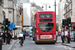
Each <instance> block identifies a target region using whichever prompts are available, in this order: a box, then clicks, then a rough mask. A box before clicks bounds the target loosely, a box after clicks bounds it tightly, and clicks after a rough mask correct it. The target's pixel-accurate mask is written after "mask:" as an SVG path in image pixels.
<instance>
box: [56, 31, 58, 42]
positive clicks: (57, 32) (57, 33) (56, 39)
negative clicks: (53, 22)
mask: <svg viewBox="0 0 75 50" xmlns="http://www.w3.org/2000/svg"><path fill="white" fill-rule="evenodd" d="M57 38H58V30H56V41H57Z"/></svg>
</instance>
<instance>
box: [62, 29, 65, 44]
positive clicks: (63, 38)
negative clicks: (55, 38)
mask: <svg viewBox="0 0 75 50" xmlns="http://www.w3.org/2000/svg"><path fill="white" fill-rule="evenodd" d="M61 40H62V44H63V43H64V41H65V34H64V31H63V30H61Z"/></svg>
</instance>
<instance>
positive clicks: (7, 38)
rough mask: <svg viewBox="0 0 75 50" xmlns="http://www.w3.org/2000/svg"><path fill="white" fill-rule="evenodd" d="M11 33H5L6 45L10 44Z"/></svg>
mask: <svg viewBox="0 0 75 50" xmlns="http://www.w3.org/2000/svg"><path fill="white" fill-rule="evenodd" d="M10 37H11V35H10V33H8V32H7V31H5V41H6V44H10Z"/></svg>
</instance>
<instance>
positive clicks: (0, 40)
mask: <svg viewBox="0 0 75 50" xmlns="http://www.w3.org/2000/svg"><path fill="white" fill-rule="evenodd" d="M0 50H2V39H1V38H0Z"/></svg>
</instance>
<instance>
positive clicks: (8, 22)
mask: <svg viewBox="0 0 75 50" xmlns="http://www.w3.org/2000/svg"><path fill="white" fill-rule="evenodd" d="M9 26H10V21H8V19H5V30H8V29H9Z"/></svg>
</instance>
